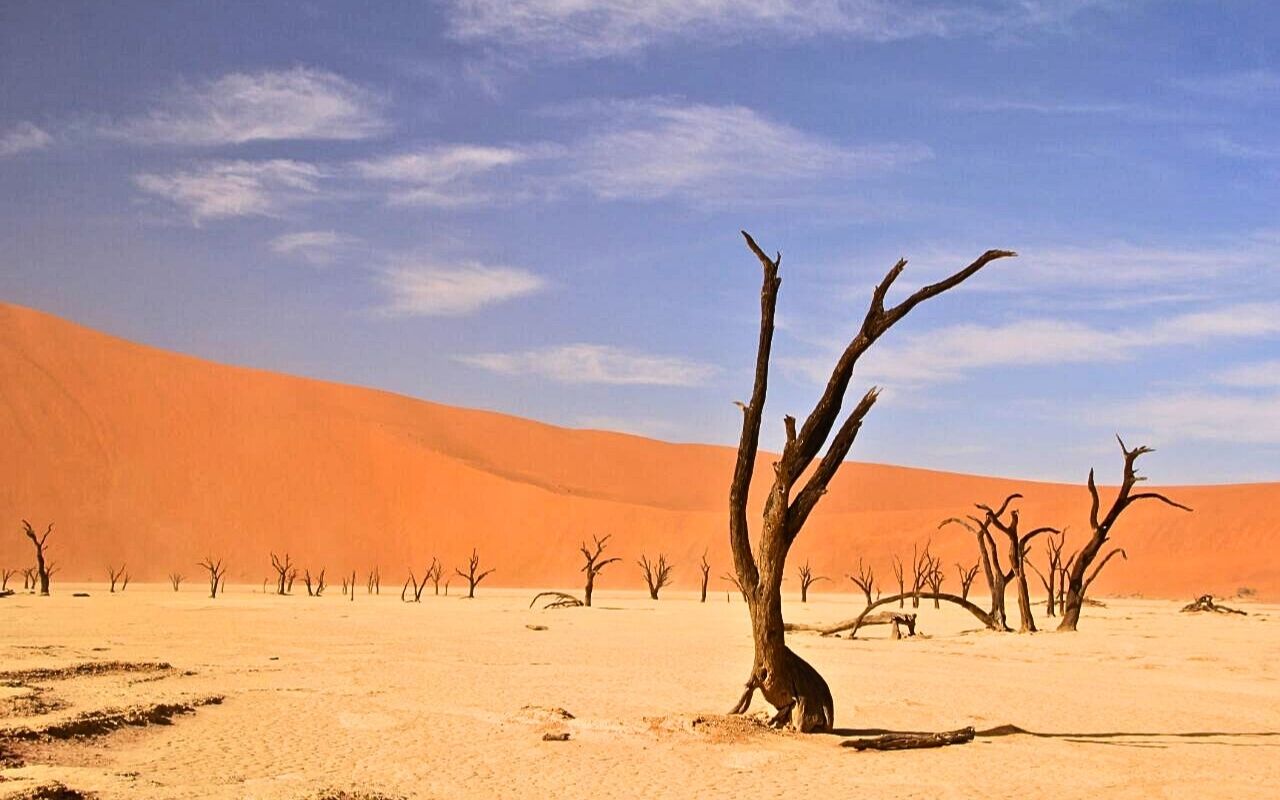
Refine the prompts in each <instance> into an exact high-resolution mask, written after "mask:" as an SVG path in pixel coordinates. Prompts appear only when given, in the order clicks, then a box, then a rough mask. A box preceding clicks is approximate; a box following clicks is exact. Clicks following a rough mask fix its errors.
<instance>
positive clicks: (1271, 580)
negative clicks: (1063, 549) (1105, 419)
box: [0, 304, 1280, 598]
mask: <svg viewBox="0 0 1280 800" xmlns="http://www.w3.org/2000/svg"><path fill="white" fill-rule="evenodd" d="M0 386H2V387H3V391H2V392H0V442H3V443H4V457H3V460H0V566H10V567H17V566H25V565H27V564H28V563H30V562H31V560H32V559H31V553H30V546H29V544H28V543H27V542H26V540H25V539H24V538H23V537H22V536H21V535H20V528H19V520H20V519H22V518H28V519H31V520H32V522H33V523H35V524H37V525H40V526H43V524H44V523H45V522H47V521H53V522H55V523H56V527H55V531H56V533H55V534H54V536H53V537H52V538H51V540H50V541H51V543H52V545H53V549H52V551H51V556H52V557H53V558H54V559H56V560H57V562H58V563H59V564H60V565H61V569H62V575H63V576H64V577H67V578H80V579H88V578H98V577H102V576H105V574H106V568H107V566H108V565H109V564H112V563H117V564H118V563H120V562H127V563H128V565H129V569H130V572H131V573H132V575H133V576H134V579H135V580H142V579H151V580H161V579H163V578H164V576H165V575H166V574H167V573H169V572H171V571H179V572H183V573H185V574H187V575H188V576H192V577H194V576H195V574H196V573H197V571H198V570H197V567H196V566H195V562H196V561H197V560H198V559H199V558H201V557H203V556H205V555H206V554H211V555H214V556H215V557H221V558H224V559H225V560H226V561H227V562H228V563H229V564H230V576H231V579H232V580H233V581H246V582H252V583H258V582H261V581H262V580H263V578H264V577H266V576H267V574H268V573H269V572H270V566H269V560H268V553H269V551H273V550H274V551H276V552H284V551H287V552H289V553H291V554H292V556H293V558H294V560H295V561H296V562H297V563H298V564H299V565H300V566H304V567H309V568H311V569H312V570H313V571H315V570H318V569H320V568H321V567H324V568H326V569H327V570H328V575H329V579H330V580H331V582H333V583H335V584H336V583H337V581H338V576H339V575H340V574H342V573H344V572H345V573H349V572H350V571H351V570H352V569H355V570H358V571H359V572H360V574H361V581H363V576H364V573H365V572H366V571H367V570H368V569H369V568H370V567H374V566H379V567H380V568H381V570H382V574H383V575H384V584H393V585H395V586H397V587H398V586H399V583H400V582H402V581H403V579H404V576H405V575H406V574H407V570H408V569H409V568H410V567H413V568H415V569H416V570H417V571H418V572H419V573H420V572H421V570H422V569H423V568H424V567H425V566H426V565H427V564H428V563H430V560H431V558H432V556H437V557H439V558H440V559H441V560H442V561H443V562H444V563H445V564H446V565H447V566H448V567H450V568H451V567H454V566H457V565H460V564H462V563H463V561H464V560H465V557H466V555H467V554H468V553H469V552H470V550H471V548H472V547H476V548H477V549H478V550H479V552H480V555H481V557H482V559H483V561H484V563H485V564H486V565H491V566H494V567H496V568H497V572H495V573H494V575H493V576H492V577H491V578H490V579H489V580H490V581H492V582H493V583H494V584H503V585H509V586H573V585H576V584H577V583H578V581H579V575H578V569H579V566H580V561H579V557H578V555H577V553H576V548H577V544H578V542H579V541H580V540H581V539H583V538H584V537H588V536H590V535H591V534H593V533H598V534H605V533H609V534H612V535H613V537H614V540H613V541H614V549H613V552H614V553H615V554H617V555H620V556H623V557H624V559H625V561H624V563H622V564H619V565H615V566H613V567H610V569H609V570H608V571H606V572H605V573H604V575H603V576H602V577H601V579H600V582H601V585H605V586H608V585H612V586H615V587H618V588H621V587H624V586H631V587H634V586H636V585H637V584H638V581H639V574H638V570H637V568H636V567H635V566H634V563H633V562H634V560H635V558H637V557H638V556H639V555H640V554H641V553H642V552H645V553H649V554H651V555H652V554H657V553H659V552H663V553H666V554H667V555H668V557H669V558H670V559H671V560H673V561H674V562H675V564H676V568H675V578H676V584H677V585H679V586H684V587H689V586H693V585H696V582H697V580H698V577H699V572H698V569H697V567H696V562H697V560H698V558H699V557H700V556H701V555H702V553H703V551H704V550H707V551H708V559H709V560H710V562H711V564H712V588H713V590H715V591H718V592H723V591H724V590H725V588H726V586H727V584H726V583H725V582H723V581H721V580H719V576H720V575H721V574H723V573H724V572H725V571H726V570H727V569H728V568H729V566H730V565H729V561H728V555H727V546H726V533H725V530H726V528H725V502H726V494H727V485H728V478H729V473H730V469H731V464H732V457H733V452H732V451H731V450H730V449H727V448H724V447H713V446H703V445H676V444H667V443H663V442H657V441H652V440H649V439H643V438H639V437H635V436H628V435H623V434H616V433H608V432H600V431H581V430H568V429H564V428H557V427H553V426H550V425H544V424H541V423H538V422H532V421H529V420H525V419H519V418H515V417H509V416H504V415H501V414H495V413H490V412H484V411H475V410H469V409H463V408H453V407H449V406H443V405H438V404H435V403H428V402H423V401H420V400H415V399H411V398H407V397H402V396H398V395H394V394H389V393H386V392H380V391H375V390H371V389H364V388H356V387H351V386H343V385H338V384H332V383H325V382H320V381H314V380H305V379H301V378H295V377H290V376H287V375H279V374H274V373H270V372H263V371H259V370H252V369H244V368H240V367H230V366H224V365H220V364H214V363H210V362H207V361H202V360H199V359H195V358H190V357H187V356H182V355H178V354H174V353H170V352H166V351H162V350H157V349H154V348H150V347H144V346H141V345H137V344H133V343H130V342H127V341H124V340H121V339H118V338H115V337H111V336H107V335H104V334H101V333H98V332H95V331H92V330H89V329H86V328H83V327H80V326H78V325H75V324H72V323H69V322H66V321H64V320H60V319H58V318H55V317H52V316H49V315H46V314H43V313H40V312H36V311H32V310H29V309H25V308H21V307H16V306H12V305H3V304H0ZM768 459H769V456H767V455H765V456H762V458H761V461H762V470H761V471H760V473H759V474H760V475H761V476H765V475H768V474H770V473H771V470H769V468H768V466H767V464H766V463H765V462H767V461H768ZM1118 459H1119V456H1118V453H1117V456H1116V459H1115V462H1116V463H1110V462H1109V463H1106V464H1102V465H1100V466H1101V467H1102V468H1103V469H1105V470H1109V471H1110V470H1115V469H1118ZM1011 491H1021V492H1023V493H1024V494H1025V495H1026V500H1025V501H1024V502H1023V504H1022V508H1023V519H1024V520H1025V521H1026V522H1029V523H1032V524H1035V525H1042V524H1053V525H1062V524H1067V525H1070V526H1071V528H1072V531H1073V532H1077V533H1079V532H1082V531H1083V530H1084V527H1085V525H1084V523H1085V517H1086V515H1087V512H1088V498H1087V495H1086V493H1085V490H1084V489H1083V487H1082V486H1072V485H1056V484H1044V483H1034V482H1029V481H1018V480H1004V479H993V478H986V477H976V476H969V475H958V474H950V473H941V472H932V471H927V470H919V469H908V468H902V467H892V466H882V465H875V464H859V463H849V464H846V465H845V466H844V467H842V469H841V472H840V474H839V475H838V476H837V478H836V479H835V481H834V482H833V484H832V489H831V492H830V494H829V495H828V496H827V497H826V498H825V499H824V501H823V503H822V505H821V506H820V507H819V510H818V511H817V512H816V513H815V515H814V516H813V518H812V519H811V521H810V524H809V526H808V528H807V529H806V531H805V534H804V536H803V537H802V538H801V540H800V541H799V542H798V544H797V547H796V549H795V551H794V552H793V559H798V560H799V561H803V560H804V559H805V558H808V559H810V560H811V561H812V563H813V566H814V568H815V570H816V571H817V572H819V573H821V574H824V575H828V576H831V577H832V578H833V579H834V580H835V584H834V585H835V586H837V587H839V588H840V589H842V590H849V589H851V588H852V585H851V584H850V582H849V581H848V579H847V578H845V577H844V575H845V574H846V573H848V572H850V571H852V570H853V568H854V565H855V564H856V562H857V560H858V558H859V557H862V558H863V559H864V560H867V561H869V562H871V563H872V564H873V565H874V567H875V569H876V573H877V575H878V576H879V577H880V579H881V581H882V583H888V582H889V581H890V580H891V577H892V575H891V570H890V565H889V558H890V555H891V554H892V553H894V552H899V553H903V554H905V556H906V557H907V558H909V557H910V550H911V546H912V543H913V542H920V543H923V542H924V541H925V540H927V539H932V542H933V549H934V552H936V553H938V554H940V555H941V556H942V557H943V558H944V561H945V563H946V564H947V565H948V569H949V573H948V584H946V586H950V587H954V586H955V584H956V577H955V567H954V564H955V562H964V563H966V564H970V563H973V562H974V561H975V560H976V555H975V550H974V546H973V542H972V539H971V537H970V536H969V535H968V534H967V533H964V532H963V531H961V530H960V529H958V528H949V529H946V530H942V531H939V530H937V525H938V522H939V521H940V520H941V519H943V518H945V517H947V516H951V515H953V514H957V513H962V512H965V511H966V510H967V509H969V508H971V504H972V503H973V502H975V501H983V502H990V503H995V502H998V501H999V500H1000V499H1001V498H1002V497H1003V496H1004V495H1005V494H1007V493H1008V492H1011ZM1168 492H1169V493H1170V494H1171V495H1172V496H1174V497H1175V498H1176V499H1178V500H1180V501H1181V502H1184V503H1186V504H1188V505H1190V506H1192V507H1193V508H1195V513H1193V514H1185V513H1182V512H1179V511H1176V510H1173V509H1170V508H1168V507H1165V506H1162V505H1159V504H1155V503H1152V504H1147V505H1140V506H1135V507H1134V509H1133V510H1131V512H1130V513H1129V514H1128V515H1127V516H1126V517H1125V518H1124V520H1123V522H1122V523H1121V525H1120V526H1119V528H1118V529H1117V531H1116V532H1115V539H1116V543H1117V544H1118V545H1121V546H1123V547H1124V548H1125V549H1126V550H1127V552H1128V555H1129V557H1130V560H1129V561H1128V562H1127V563H1120V562H1113V564H1112V565H1111V566H1110V567H1109V568H1108V571H1107V573H1106V574H1105V575H1104V576H1103V577H1102V578H1101V579H1099V582H1098V584H1097V585H1096V589H1097V592H1099V593H1142V594H1145V595H1152V596H1184V595H1190V594H1193V593H1197V592H1201V591H1214V592H1220V593H1233V592H1234V591H1235V590H1236V589H1237V588H1238V587H1245V586H1247V587H1252V588H1254V589H1255V590H1257V591H1258V592H1259V593H1260V594H1261V595H1262V596H1264V597H1272V598H1274V597H1277V596H1280V565H1278V564H1277V558H1276V556H1277V555H1280V484H1254V485H1235V486H1200V487H1197V486H1186V487H1175V488H1170V489H1168ZM762 493H763V492H762V491H761V492H758V493H757V494H758V495H759V494H762ZM758 499H759V497H757V500H758ZM1041 563H1043V562H1042V559H1041ZM455 582H456V579H455ZM792 582H793V583H794V580H793V581H792ZM819 586H820V587H823V588H829V587H830V585H829V584H819ZM1036 588H1038V587H1036Z"/></svg>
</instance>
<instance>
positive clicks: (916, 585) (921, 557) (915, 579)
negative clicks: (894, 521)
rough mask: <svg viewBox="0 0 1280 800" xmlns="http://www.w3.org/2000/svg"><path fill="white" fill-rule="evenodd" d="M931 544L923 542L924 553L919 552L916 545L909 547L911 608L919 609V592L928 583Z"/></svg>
mask: <svg viewBox="0 0 1280 800" xmlns="http://www.w3.org/2000/svg"><path fill="white" fill-rule="evenodd" d="M931 544H932V543H931V542H925V545H924V552H920V550H919V549H918V548H917V546H916V545H914V544H913V545H911V573H912V578H911V607H912V608H919V607H920V592H921V591H922V590H923V589H924V586H925V584H926V583H927V582H928V577H929V573H930V571H932V570H933V556H932V555H930V554H929V547H930V546H931Z"/></svg>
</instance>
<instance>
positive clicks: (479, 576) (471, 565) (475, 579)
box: [445, 547, 494, 598]
mask: <svg viewBox="0 0 1280 800" xmlns="http://www.w3.org/2000/svg"><path fill="white" fill-rule="evenodd" d="M479 569H480V556H478V555H476V549H475V548H474V547H473V548H471V558H469V559H467V571H466V572H463V571H462V570H460V569H455V570H454V573H455V574H457V576H458V577H459V578H462V579H464V580H466V582H467V597H468V598H472V597H475V596H476V587H477V586H479V585H480V581H482V580H484V579H485V578H487V577H489V575H490V574H492V573H493V571H494V570H492V569H487V570H485V571H484V572H479V571H478V570H479ZM445 593H446V594H447V593H448V587H447V586H446V587H445Z"/></svg>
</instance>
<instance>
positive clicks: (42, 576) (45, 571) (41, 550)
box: [22, 519, 53, 597]
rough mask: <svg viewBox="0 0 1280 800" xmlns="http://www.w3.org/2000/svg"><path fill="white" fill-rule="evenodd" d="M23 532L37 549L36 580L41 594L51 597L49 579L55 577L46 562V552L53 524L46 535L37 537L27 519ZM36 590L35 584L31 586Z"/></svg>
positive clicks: (47, 529)
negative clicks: (38, 582)
mask: <svg viewBox="0 0 1280 800" xmlns="http://www.w3.org/2000/svg"><path fill="white" fill-rule="evenodd" d="M22 532H23V533H25V534H26V535H27V538H28V539H30V540H31V544H32V546H34V547H35V549H36V578H37V579H38V580H39V581H40V594H42V595H44V596H45V597H48V596H49V578H51V577H52V576H53V572H52V571H51V570H50V568H49V565H48V564H47V563H46V562H45V559H44V556H45V552H46V551H47V550H48V546H47V545H46V542H48V541H49V534H51V533H53V523H52V522H50V523H49V527H47V528H45V529H44V533H43V534H41V535H39V536H36V531H35V529H34V528H32V527H31V523H30V522H27V521H26V520H25V519H24V520H23V521H22ZM31 587H32V588H33V589H34V588H35V583H34V582H33V583H32V584H31Z"/></svg>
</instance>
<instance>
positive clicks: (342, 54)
mask: <svg viewBox="0 0 1280 800" xmlns="http://www.w3.org/2000/svg"><path fill="white" fill-rule="evenodd" d="M370 6H371V8H367V9H364V8H362V9H360V10H358V11H357V10H353V9H352V8H348V7H344V6H343V5H341V4H336V3H333V4H329V3H283V2H282V3H271V4H265V3H262V4H260V3H249V2H244V3H206V4H194V3H186V4H158V3H112V4H103V3H71V2H67V3H57V4H53V3H45V2H6V3H5V4H3V6H0V186H2V187H3V191H0V245H2V246H0V298H2V299H4V300H8V301H11V302H16V303H20V304H24V305H30V306H34V307H37V308H40V309H43V310H46V311H49V312H52V313H55V314H59V315H63V316H66V317H70V318H72V319H75V320H77V321H80V322H83V323H85V324H88V325H91V326H94V327H98V328H102V329H105V330H108V331H110V332H113V333H116V334H119V335H122V336H126V337H129V338H133V339H137V340H140V341H143V342H146V343H149V344H153V345H157V346H160V347H166V348H171V349H176V350H180V351H184V352H189V353H192V354H195V355H199V356H203V357H207V358H211V359H215V360H219V361H226V362H233V363H240V364H247V365H251V366H256V367H262V368H266V369H272V370H279V371H285V372H291V373H298V374H303V375H308V376H313V377H318V378H325V379H331V380H338V381H344V382H351V383H357V384H363V385H368V386H375V387H379V388H385V389H389V390H392V391H397V392H402V393H405V394H409V395H414V396H418V397H422V398H425V399H431V400H437V401H440V402H446V403H452V404H459V405H466V406H477V407H485V408H492V409H496V410H500V411H505V412H509V413H513V414H519V415H522V416H528V417H533V418H537V419H541V420H546V421H549V422H552V423H556V424H562V425H568V426H575V427H602V428H610V429H619V430H626V431H632V432H636V433H641V434H644V435H650V436H655V437H658V438H663V439H671V440H678V441H705V442H717V443H731V442H733V441H734V440H735V439H736V435H737V428H738V425H739V421H740V416H739V412H738V410H737V409H736V408H735V407H734V406H733V405H732V404H731V401H732V400H735V399H740V398H743V397H745V396H746V395H747V394H748V393H749V385H750V373H751V366H752V359H753V356H754V336H755V328H756V325H757V317H756V315H757V313H758V302H757V297H758V291H759V267H758V264H756V262H755V261H754V259H753V258H752V257H751V255H750V254H749V253H748V252H747V251H746V250H745V248H744V247H743V244H742V242H741V239H740V237H739V236H738V233H737V231H738V230H739V229H741V228H745V229H747V230H749V231H751V232H752V233H753V234H754V235H755V236H756V237H757V239H758V240H759V241H760V242H761V244H762V245H763V246H764V247H765V248H766V249H769V250H781V251H782V252H783V269H782V273H783V286H782V295H781V301H780V308H779V319H780V330H779V333H778V338H777V344H776V347H775V356H776V360H775V367H774V375H775V379H774V382H773V385H772V392H771V397H770V410H769V411H768V414H767V416H768V418H769V419H770V420H771V424H770V426H769V427H770V430H769V433H768V434H767V435H768V437H769V442H770V443H774V444H776V443H777V442H778V441H779V440H780V437H781V417H782V415H783V414H784V413H792V414H796V415H802V414H803V413H805V412H807V411H808V409H809V407H810V406H811V404H812V402H813V400H814V398H815V397H816V395H817V393H818V390H819V388H820V384H821V382H822V381H824V380H825V377H826V372H827V370H828V369H829V367H830V364H831V363H832V361H833V359H834V357H835V354H836V353H837V352H838V351H839V349H840V348H841V347H842V346H843V344H844V342H845V341H846V340H847V338H848V337H849V336H850V335H851V334H852V333H853V332H854V331H855V329H856V326H857V324H858V323H859V321H860V320H861V317H862V314H863V313H864V311H865V307H866V298H867V297H868V294H869V291H870V288H871V286H872V285H873V284H874V283H875V282H876V281H877V280H878V279H879V278H880V276H882V275H883V273H884V272H885V271H886V270H887V269H888V268H889V267H890V266H891V265H892V263H893V262H894V261H895V260H896V259H897V258H898V257H899V256H905V257H907V258H908V259H910V266H909V267H908V269H907V271H906V273H905V274H904V276H903V278H902V279H901V280H900V281H899V284H901V286H902V287H903V288H904V289H905V288H909V287H913V286H916V285H918V284H920V283H923V282H926V281H928V280H930V279H932V278H936V277H937V276H939V275H941V274H943V273H944V272H949V271H953V270H955V269H958V268H959V267H962V266H964V265H965V264H967V263H969V261H971V260H972V259H973V258H974V257H976V256H977V255H978V254H979V253H981V252H982V251H983V250H986V249H988V248H1010V249H1014V250H1017V251H1018V252H1019V253H1021V257H1020V258H1018V259H1016V260H1011V261H1002V262H997V263H996V264H994V265H992V266H991V267H988V269H987V270H985V271H984V272H983V273H981V274H980V275H979V276H978V277H977V278H975V279H974V280H972V281H971V282H970V283H969V284H966V285H965V286H964V287H963V288H962V289H961V290H957V291H955V292H953V293H950V294H948V295H944V296H943V297H941V298H939V299H937V300H935V301H932V302H931V303H930V304H927V305H926V306H924V307H922V308H920V309H918V310H917V311H916V312H914V313H913V315H912V316H911V317H909V318H908V319H907V320H906V322H905V323H904V324H902V325H900V326H899V327H898V328H896V329H895V330H894V331H893V332H892V334H891V335H890V336H888V337H887V338H886V339H885V340H883V341H882V342H880V343H879V344H878V345H877V349H876V350H875V351H873V353H874V354H873V356H871V357H869V358H868V359H867V360H866V361H865V362H864V365H863V366H862V367H861V368H860V370H859V374H858V376H857V377H856V379H855V391H859V392H860V391H861V387H862V386H869V385H871V384H879V385H883V386H884V387H886V393H885V395H884V397H883V398H882V401H881V403H880V404H879V405H878V406H877V408H876V409H875V411H874V412H873V414H872V418H871V419H870V421H869V422H868V424H867V425H866V426H865V427H864V429H863V432H862V434H861V437H860V440H859V443H858V444H857V445H856V446H855V449H854V454H853V457H854V458H857V459H859V460H870V461H883V462H892V463H902V464H910V465H916V466H924V467H932V468H938V469H947V470H958V471H966V472H979V473H987V474H1005V475H1018V476H1023V477H1030V478H1046V479H1060V480H1068V481H1080V480H1082V479H1083V477H1084V475H1085V473H1086V471H1087V470H1088V468H1089V466H1091V465H1097V466H1098V467H1099V468H1100V475H1101V476H1102V477H1104V478H1107V479H1113V478H1114V477H1115V475H1114V473H1115V472H1116V469H1117V464H1118V450H1117V449H1116V446H1115V444H1114V440H1113V438H1112V436H1113V435H1114V434H1115V433H1117V432H1119V433H1121V434H1122V435H1124V436H1125V438H1126V440H1127V441H1129V442H1130V443H1131V444H1132V443H1140V442H1145V443H1149V444H1152V445H1153V446H1155V447H1157V448H1158V449H1159V451H1160V452H1159V453H1158V454H1157V455H1155V456H1153V457H1151V458H1150V459H1149V460H1148V462H1147V464H1146V467H1147V471H1148V473H1149V474H1150V475H1151V477H1152V480H1154V481H1159V482H1226V481H1251V480H1280V459H1278V458H1277V457H1278V456H1280V413H1277V412H1278V410H1280V347H1278V346H1277V345H1278V343H1280V291H1278V290H1280V270H1278V268H1277V267H1278V265H1280V215H1278V214H1277V209H1280V188H1278V187H1280V136H1278V135H1277V134H1280V113H1277V112H1278V111H1280V52H1277V50H1278V48H1280V44H1277V43H1280V9H1278V8H1277V7H1276V6H1275V4H1274V3H1269V2H1233V3H1225V4H1223V3H1216V2H1212V3H1211V2H1203V3H1197V2H1182V3H1168V2H1155V1H1154V0H1153V1H1151V2H1138V1H1137V0H1134V1H1131V2H1130V1H1127V0H1063V2H1048V1H1045V2H1037V1H1036V0H1016V1H1015V0H988V1H987V2H974V3H949V2H929V3H914V2H880V1H879V0H843V1H842V0H733V1H731V0H680V1H679V2H675V1H674V0H658V1H657V2H652V3H647V4H645V3H634V4H633V3H625V2H622V1H621V0H507V1H506V2H499V1H498V0H470V1H467V0H458V2H438V3H407V2H406V3H390V2H388V3H377V4H370Z"/></svg>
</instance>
